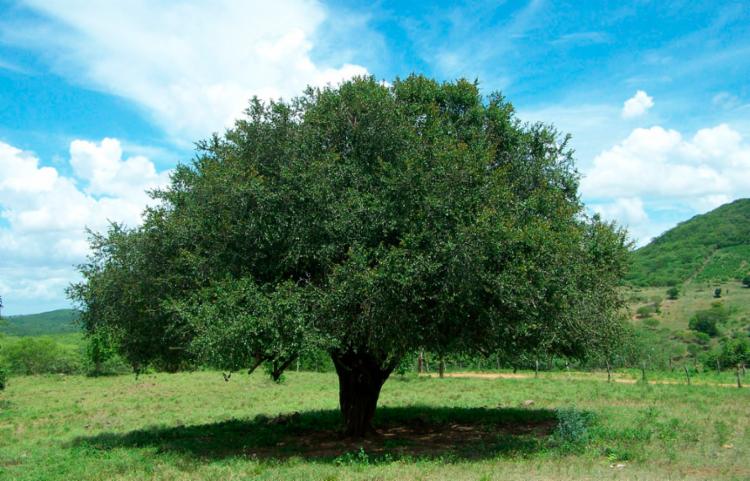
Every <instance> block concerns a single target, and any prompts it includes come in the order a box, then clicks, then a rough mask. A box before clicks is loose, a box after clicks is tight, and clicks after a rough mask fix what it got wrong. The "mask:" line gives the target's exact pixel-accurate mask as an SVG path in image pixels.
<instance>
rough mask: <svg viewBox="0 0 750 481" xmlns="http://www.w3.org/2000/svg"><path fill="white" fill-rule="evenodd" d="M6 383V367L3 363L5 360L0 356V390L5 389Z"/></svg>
mask: <svg viewBox="0 0 750 481" xmlns="http://www.w3.org/2000/svg"><path fill="white" fill-rule="evenodd" d="M7 385H8V368H7V366H6V365H5V362H4V361H3V359H2V358H0V391H2V390H3V389H5V386H7Z"/></svg>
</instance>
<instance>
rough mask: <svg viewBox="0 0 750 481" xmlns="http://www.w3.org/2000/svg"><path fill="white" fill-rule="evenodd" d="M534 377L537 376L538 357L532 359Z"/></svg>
mask: <svg viewBox="0 0 750 481" xmlns="http://www.w3.org/2000/svg"><path fill="white" fill-rule="evenodd" d="M534 377H539V359H535V360H534Z"/></svg>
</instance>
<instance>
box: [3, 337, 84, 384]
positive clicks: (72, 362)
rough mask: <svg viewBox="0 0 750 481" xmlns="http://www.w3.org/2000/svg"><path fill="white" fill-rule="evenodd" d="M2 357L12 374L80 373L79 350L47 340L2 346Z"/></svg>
mask: <svg viewBox="0 0 750 481" xmlns="http://www.w3.org/2000/svg"><path fill="white" fill-rule="evenodd" d="M2 357H3V358H4V360H5V363H6V364H7V367H8V371H9V372H11V373H13V374H20V375H26V374H43V373H61V374H73V373H80V372H82V371H83V365H82V362H83V357H82V356H81V353H80V349H77V348H76V347H75V346H69V345H65V344H61V343H58V342H55V340H54V339H51V338H47V337H23V338H20V339H18V340H16V341H15V342H8V343H4V346H3V352H2Z"/></svg>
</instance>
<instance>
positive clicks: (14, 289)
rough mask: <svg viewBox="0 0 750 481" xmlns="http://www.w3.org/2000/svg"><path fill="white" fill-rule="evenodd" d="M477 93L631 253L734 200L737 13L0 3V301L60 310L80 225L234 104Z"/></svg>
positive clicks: (162, 173)
mask: <svg viewBox="0 0 750 481" xmlns="http://www.w3.org/2000/svg"><path fill="white" fill-rule="evenodd" d="M411 72H420V73H424V74H427V75H430V76H433V77H436V78H439V79H446V80H447V79H455V78H458V77H467V78H471V79H474V78H477V79H479V81H480V85H481V87H482V89H483V90H484V91H485V92H487V93H489V92H491V91H493V90H500V91H502V92H503V93H504V94H505V95H506V97H508V98H509V99H510V100H511V101H512V102H513V103H514V105H515V106H516V108H517V110H518V113H519V115H520V116H521V118H523V119H525V120H528V121H544V122H551V123H554V124H555V125H556V126H557V127H558V128H559V129H560V130H562V131H564V132H570V133H571V134H572V135H573V146H574V147H575V148H576V151H577V158H578V167H579V170H580V171H581V174H582V175H583V180H582V184H581V195H582V198H583V199H584V201H585V202H586V204H587V206H588V208H589V209H590V210H591V211H592V212H593V211H596V212H600V213H602V214H603V215H604V216H605V217H607V218H611V219H614V220H617V221H618V222H620V223H622V224H623V225H626V226H628V228H629V230H630V232H631V235H632V237H633V238H634V239H635V240H636V241H637V242H638V243H639V244H643V243H646V242H648V240H649V239H650V238H652V237H653V236H655V235H658V234H659V233H660V232H663V231H664V230H666V229H668V228H669V227H671V226H673V225H674V224H675V223H677V222H679V221H682V220H685V219H687V218H690V217H691V216H693V215H695V214H698V213H702V212H706V211H707V210H710V209H712V208H714V207H716V206H718V205H720V204H721V203H724V202H727V201H731V200H733V199H736V198H740V197H746V196H748V195H749V194H750V83H749V82H748V81H747V79H748V78H750V6H748V4H747V3H746V2H745V3H743V2H719V1H713V2H656V1H655V2H648V1H635V2H551V1H530V2H480V1H478V2H466V3H461V4H458V3H448V2H418V1H414V2H387V1H385V2H374V3H373V2H365V1H355V2H338V1H335V2H328V3H319V2H312V1H307V0H277V1H275V2H273V3H272V4H268V3H267V2H266V3H264V2H248V1H228V0H226V1H221V2H197V1H188V2H182V3H179V4H178V3H177V2H166V1H163V2H162V1H148V2H147V1H136V0H133V1H128V2H119V3H117V2H83V1H77V0H69V1H57V2H41V1H37V0H31V1H21V2H9V1H6V0H0V295H2V296H3V298H4V301H5V305H6V309H5V313H7V314H18V313H28V312H38V311H42V310H46V309H51V308H57V307H67V306H68V305H69V304H68V302H67V301H66V300H65V296H64V288H65V286H66V285H67V284H68V283H69V282H71V281H72V280H75V279H76V275H77V274H76V272H75V269H74V267H73V266H74V265H75V264H77V263H80V262H82V261H83V260H84V259H85V255H86V252H87V247H86V242H85V234H84V227H85V226H88V227H91V228H93V229H103V228H104V227H105V226H106V222H107V220H116V221H122V222H126V223H128V224H131V225H136V224H138V222H139V219H140V216H139V213H140V211H141V209H142V208H143V206H144V205H146V203H147V202H148V198H147V197H146V196H145V195H144V194H143V190H144V189H146V188H151V187H155V186H158V185H162V184H163V183H164V182H165V181H166V179H167V178H168V174H169V169H171V168H172V167H174V165H175V164H176V163H177V162H179V161H189V160H190V158H191V156H192V145H193V142H195V141H196V140H199V139H201V138H204V137H206V136H207V135H209V134H210V133H212V132H215V131H221V130H222V129H223V128H224V127H225V126H227V125H229V124H230V123H231V122H232V120H233V119H234V118H236V117H237V116H238V115H239V114H240V113H241V111H242V109H243V108H244V107H245V105H246V101H247V99H248V98H249V97H250V96H252V95H258V96H260V97H263V98H269V97H278V96H283V97H285V98H289V97H290V96H293V95H296V94H298V93H299V92H301V90H302V88H303V87H304V86H305V85H307V84H318V85H320V84H325V83H329V82H330V83H336V82H338V81H340V80H342V79H345V78H348V77H351V76H353V75H359V74H365V73H368V74H372V75H375V76H376V77H378V78H381V79H386V80H388V79H393V78H394V77H396V76H405V75H408V74H409V73H411Z"/></svg>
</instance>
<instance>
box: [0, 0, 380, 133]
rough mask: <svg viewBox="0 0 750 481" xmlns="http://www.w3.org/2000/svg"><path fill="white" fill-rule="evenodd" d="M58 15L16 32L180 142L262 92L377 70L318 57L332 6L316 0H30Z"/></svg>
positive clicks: (218, 124)
mask: <svg viewBox="0 0 750 481" xmlns="http://www.w3.org/2000/svg"><path fill="white" fill-rule="evenodd" d="M27 3H28V4H29V5H30V6H31V7H32V8H34V9H35V10H37V11H38V12H40V13H41V14H43V15H45V16H47V17H49V18H50V19H52V20H54V22H45V23H43V24H41V25H37V28H26V29H16V30H17V31H16V32H14V33H11V34H10V39H11V40H13V41H15V42H17V43H22V44H23V45H24V46H26V47H28V46H35V47H36V48H38V49H39V50H40V51H42V52H43V53H44V54H46V55H48V56H49V60H50V62H52V63H53V65H54V66H55V68H56V69H57V70H58V71H59V72H61V73H62V74H63V75H66V76H67V77H69V78H71V79H73V80H74V81H77V82H82V83H84V84H86V85H88V86H91V87H94V88H97V89H100V90H102V91H105V92H108V93H112V94H116V95H119V96H121V97H125V98H128V99H131V100H133V101H135V102H137V103H138V104H140V105H141V106H143V107H144V108H145V109H146V110H147V111H148V112H149V113H150V114H151V115H152V116H153V118H154V119H155V120H156V122H157V123H158V124H159V125H161V126H162V127H163V128H164V129H165V130H166V131H167V132H169V133H170V134H171V135H172V136H173V138H175V140H178V141H181V142H193V141H195V140H198V139H200V138H204V137H206V136H207V135H208V134H210V133H211V132H214V131H220V130H221V129H223V128H224V127H225V126H227V125H229V124H230V123H231V122H232V120H233V119H235V118H236V117H237V116H238V115H239V114H240V113H241V112H242V111H243V110H244V109H245V107H246V106H247V101H248V99H249V98H250V97H252V96H253V95H258V96H259V97H262V98H276V97H279V96H283V97H286V98H289V97H292V96H296V95H299V94H300V93H301V92H302V90H303V89H304V87H305V86H307V85H308V84H313V85H323V84H327V83H337V82H339V81H341V80H342V79H347V78H350V77H352V76H355V75H363V74H366V73H367V70H366V69H365V68H364V67H362V66H360V65H356V64H353V63H347V62H344V63H341V60H340V59H338V60H337V63H336V64H334V65H331V64H328V63H326V62H325V61H321V60H319V59H313V47H314V44H313V41H314V40H315V38H316V36H317V35H318V34H319V30H320V29H321V27H322V25H323V23H324V22H325V21H326V19H327V18H328V16H329V12H327V11H326V9H325V8H324V7H323V6H322V5H321V4H320V3H318V2H316V1H314V0H278V1H275V2H260V1H241V0H224V1H220V2H198V1H189V2H180V3H175V2H169V1H146V0H134V1H128V2H93V3H92V2H84V1H83V0H68V1H60V2H43V1H39V0H29V1H28V2H27Z"/></svg>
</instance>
